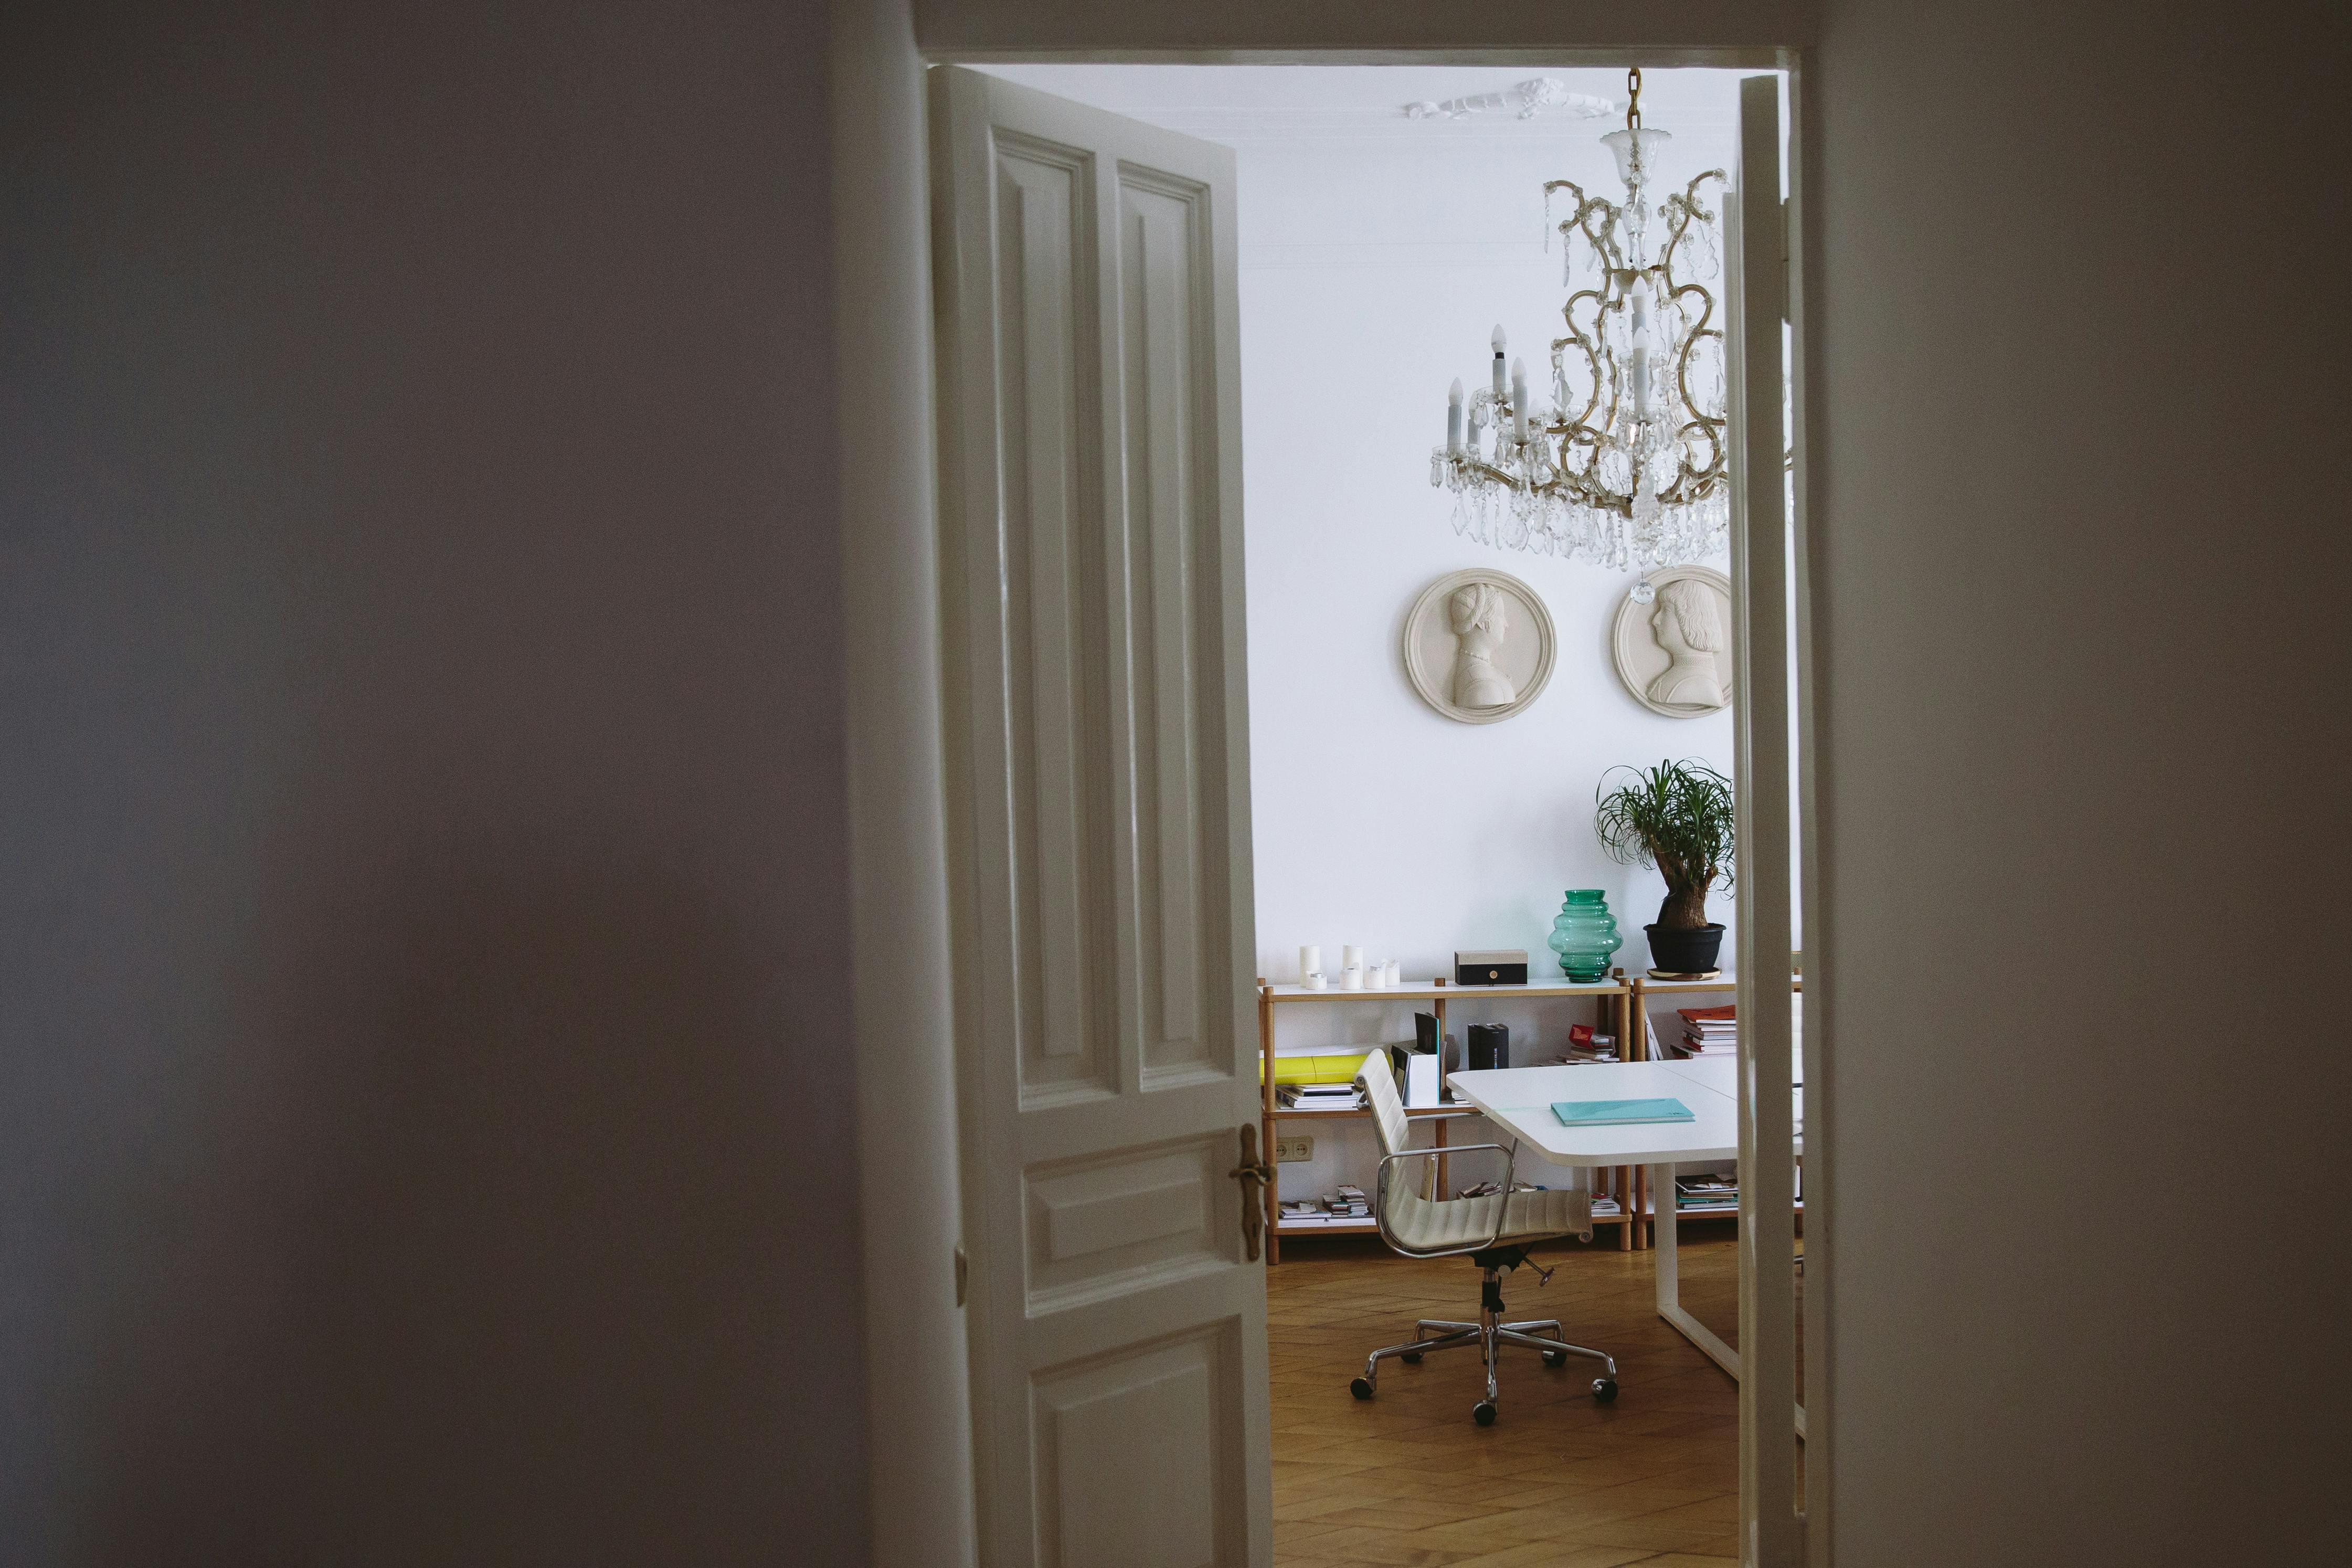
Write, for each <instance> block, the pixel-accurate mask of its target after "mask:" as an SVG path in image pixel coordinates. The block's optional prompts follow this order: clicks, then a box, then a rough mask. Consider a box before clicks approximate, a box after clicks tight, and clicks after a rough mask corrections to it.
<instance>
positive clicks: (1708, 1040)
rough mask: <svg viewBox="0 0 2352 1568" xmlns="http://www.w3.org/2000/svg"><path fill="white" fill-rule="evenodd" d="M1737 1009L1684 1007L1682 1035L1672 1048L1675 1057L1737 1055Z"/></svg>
mask: <svg viewBox="0 0 2352 1568" xmlns="http://www.w3.org/2000/svg"><path fill="white" fill-rule="evenodd" d="M1738 1015H1739V1009H1738V1008H1737V1007H1685V1008H1683V1009H1681V1011H1680V1013H1679V1014H1678V1016H1680V1017H1681V1019H1682V1021H1683V1037H1682V1042H1681V1044H1680V1045H1678V1046H1677V1047H1675V1055H1676V1056H1679V1057H1729V1056H1737V1055H1738V1054H1739V1016H1738Z"/></svg>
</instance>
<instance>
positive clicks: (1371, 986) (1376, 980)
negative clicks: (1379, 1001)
mask: <svg viewBox="0 0 2352 1568" xmlns="http://www.w3.org/2000/svg"><path fill="white" fill-rule="evenodd" d="M1388 988H1389V972H1388V967H1387V966H1386V965H1385V964H1383V963H1381V961H1380V960H1379V959H1377V958H1376V959H1373V960H1372V961H1371V962H1370V963H1367V964H1365V965H1364V989H1365V990H1367V991H1385V990H1387V989H1388Z"/></svg>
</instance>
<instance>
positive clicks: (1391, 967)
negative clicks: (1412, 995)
mask: <svg viewBox="0 0 2352 1568" xmlns="http://www.w3.org/2000/svg"><path fill="white" fill-rule="evenodd" d="M1381 978H1382V979H1384V980H1385V981H1387V982H1388V984H1389V985H1390V986H1391V988H1394V987H1396V986H1399V985H1402V984H1404V965H1402V964H1401V963H1398V962H1397V961H1396V960H1395V959H1393V958H1391V959H1390V960H1389V964H1388V973H1386V974H1384V975H1382V976H1381Z"/></svg>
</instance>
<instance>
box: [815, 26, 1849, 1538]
mask: <svg viewBox="0 0 2352 1568" xmlns="http://www.w3.org/2000/svg"><path fill="white" fill-rule="evenodd" d="M1257 25H1258V26H1263V27H1265V28H1270V29H1272V31H1274V32H1276V33H1280V32H1283V31H1285V30H1289V31H1290V32H1292V33H1294V34H1306V35H1310V36H1311V35H1314V34H1315V33H1316V32H1317V31H1318V29H1319V28H1330V27H1337V26H1346V27H1347V28H1348V29H1349V31H1350V32H1351V33H1352V34H1353V35H1354V36H1353V37H1350V38H1349V39H1347V40H1344V41H1341V42H1336V43H1329V44H1318V43H1317V42H1309V41H1307V40H1306V39H1305V38H1302V37H1295V36H1294V37H1252V38H1250V39H1248V40H1247V41H1245V42H1242V43H1240V44H1239V45H1238V46H1235V45H1234V44H1225V45H1223V46H1220V45H1218V44H1213V43H1208V42H1202V41H1198V40H1194V39H1185V38H1181V37H1180V38H1176V39H1173V40H1171V39H1169V38H1168V37H1167V36H1166V34H1165V33H1164V32H1163V33H1160V34H1159V35H1157V36H1152V37H1140V38H1139V37H1115V36H1107V35H1115V34H1116V33H1117V32H1118V30H1120V29H1134V28H1140V29H1141V30H1142V31H1143V33H1144V34H1146V35H1151V34H1152V32H1153V28H1154V26H1155V23H1154V21H1153V19H1152V18H1151V17H1150V16H1148V15H1139V13H1138V12H1136V11H1133V10H1123V9H1120V8H1111V9H1108V10H1106V11H1104V12H1101V13H1094V12H1093V11H1092V8H1070V9H1064V8H1060V7H1053V8H1047V7H1034V8H1031V7H1025V6H1023V5H1004V6H1003V8H1002V9H1001V10H999V9H997V8H995V7H993V6H992V5H989V4H986V3H984V0H983V3H981V4H970V5H962V6H958V5H954V4H953V0H929V3H924V0H918V5H917V12H916V15H915V16H914V28H915V33H914V40H913V41H914V45H915V47H916V49H917V50H918V51H919V54H920V56H921V58H922V60H923V62H924V63H925V64H927V65H949V64H987V63H992V62H998V63H1010V62H1016V61H1018V62H1030V63H1052V64H1106V65H1108V64H1153V65H1179V64H1192V65H1249V64H1259V65H1318V64H1319V65H1399V66H1407V65H1422V66H1428V65H1452V66H1512V67H1528V68H1538V69H1540V68H1547V67H1549V68H1592V67H1622V66H1626V65H1633V64H1639V65H1643V66H1653V67H1661V68H1664V67H1677V66H1686V67H1706V68H1719V69H1747V70H1778V71H1780V72H1783V73H1785V76H1784V79H1785V83H1786V88H1787V91H1788V95H1789V107H1788V137H1789V140H1788V169H1787V176H1788V185H1787V193H1788V194H1787V201H1788V204H1789V206H1788V212H1789V222H1788V226H1787V232H1786V237H1785V245H1786V247H1787V256H1788V273H1787V287H1786V312H1787V316H1788V320H1789V323H1790V343H1791V347H1790V364H1789V373H1790V381H1791V423H1790V430H1789V435H1790V441H1791V444H1792V446H1793V447H1794V451H1795V460H1794V486H1793V495H1792V498H1791V500H1792V507H1791V516H1790V528H1791V532H1792V534H1793V539H1794V549H1795V560H1794V568H1795V570H1794V581H1793V594H1792V596H1791V602H1790V608H1791V610H1792V612H1793V616H1794V620H1795V638H1796V645H1797V658H1796V666H1797V668H1796V672H1795V680H1794V683H1793V685H1792V686H1791V688H1790V693H1789V696H1790V700H1791V701H1793V702H1795V703H1796V704H1797V711H1798V724H1797V773H1798V782H1797V800H1796V811H1795V815H1796V818H1797V822H1798V824H1799V832H1800V856H1801V877H1800V889H1799V911H1800V917H1801V922H1802V929H1803V931H1804V933H1805V935H1804V942H1805V945H1806V946H1807V947H1808V948H1810V949H1811V951H1812V953H1813V957H1812V959H1811V961H1810V962H1809V964H1808V967H1809V968H1810V970H1811V981H1812V984H1811V985H1810V986H1809V987H1808V989H1809V990H1811V992H1812V993H1813V998H1814V999H1813V1002H1812V1003H1811V1005H1808V1006H1807V1007H1806V1008H1805V1009H1804V1015H1803V1022H1802V1026H1801V1032H1800V1034H1801V1037H1800V1039H1799V1040H1798V1042H1797V1046H1798V1049H1799V1051H1800V1052H1801V1058H1802V1060H1803V1063H1804V1069H1805V1070H1804V1079H1805V1083H1806V1161H1807V1165H1808V1172H1807V1183H1806V1185H1807V1188H1808V1192H1807V1195H1806V1216H1805V1245H1806V1257H1807V1261H1806V1285H1805V1299H1804V1303H1803V1309H1802V1320H1801V1326H1802V1331H1803V1337H1804V1342H1805V1345H1806V1350H1807V1354H1806V1356H1805V1368H1804V1389H1803V1404H1804V1406H1805V1408H1806V1411H1807V1425H1808V1436H1807V1444H1806V1464H1805V1480H1804V1496H1803V1505H1804V1506H1803V1510H1802V1513H1801V1516H1800V1521H1799V1531H1798V1538H1799V1540H1800V1542H1801V1547H1800V1551H1801V1556H1802V1560H1803V1561H1804V1562H1805V1563H1807V1564H1808V1568H1826V1565H1827V1564H1828V1563H1829V1562H1830V1534H1831V1532H1830V1530H1829V1528H1828V1520H1829V1516H1830V1510H1831V1509H1832V1506H1833V1500H1834V1495H1835V1489H1834V1461H1835V1456H1836V1449H1835V1447H1834V1445H1833V1443H1832V1440H1831V1434H1832V1430H1833V1416H1832V1410H1833V1389H1832V1378H1831V1368H1832V1363H1833V1361H1834V1356H1833V1354H1832V1344H1833V1336H1834V1311H1833V1306H1832V1304H1833V1300H1834V1295H1833V1292H1834V1282H1835V1278H1836V1264H1835V1240H1834V1237H1835V1220H1834V1197H1833V1193H1834V1182H1833V1166H1832V1157H1833V1155H1832V1152H1833V1149H1834V1143H1835V1134H1834V1116H1835V1107H1834V1102H1833V1099H1832V1093H1831V1084H1830V1081H1829V1077H1828V1073H1827V1071H1826V1070H1825V1069H1826V1068H1827V1067H1828V1065H1829V1058H1830V1054H1831V1053H1830V1047H1829V1042H1830V1040H1831V1038H1832V1024H1833V1020H1832V1018H1831V1017H1830V1016H1829V1015H1830V1013H1831V1011H1832V1009H1831V1007H1830V1006H1829V1005H1828V1003H1829V996H1828V990H1829V987H1828V985H1827V984H1825V983H1824V981H1825V977H1826V975H1827V974H1828V973H1830V971H1831V969H1832V965H1833V963H1834V960H1833V959H1832V958H1831V957H1830V954H1831V952H1832V951H1833V943H1834V927H1833V911H1832V910H1831V909H1830V907H1829V905H1828V900H1827V899H1826V897H1825V889H1826V886H1827V884H1826V881H1825V867H1826V865H1827V864H1828V863H1829V861H1830V859H1831V853H1830V851H1831V847H1830V846H1828V845H1826V844H1825V843H1824V842H1823V838H1822V826H1821V822H1820V817H1819V814H1818V810H1817V800H1818V791H1817V787H1816V779H1817V759H1818V757H1819V754H1820V742H1821V741H1822V739H1823V738H1824V737H1823V736H1822V733H1821V731H1820V730H1819V728H1818V723H1819V721H1818V714H1819V711H1820V710H1819V705H1818V703H1817V702H1816V701H1815V700H1814V694H1815V693H1816V691H1817V690H1818V689H1819V687H1820V684H1821V680H1822V669H1821V661H1820V658H1819V653H1820V650H1819V648H1818V647H1817V645H1816V642H1815V638H1814V635H1813V618H1812V599H1813V589H1814V584H1815V578H1816V575H1817V573H1818V571H1819V563H1820V552H1819V549H1818V545H1817V542H1816V541H1815V540H1814V538H1813V523H1812V520H1813V519H1814V518H1815V517H1816V516H1818V515H1819V507H1818V504H1817V503H1818V498H1819V497H1820V495H1821V493H1822V485H1823V482H1824V481H1823V474H1824V465H1823V459H1822V454H1821V453H1819V452H1818V451H1817V450H1815V441H1814V439H1812V438H1811V437H1812V433H1813V432H1814V431H1817V430H1818V428H1819V419H1818V413H1819V410H1818V406H1817V405H1816V401H1815V399H1816V397H1817V393H1816V391H1815V388H1817V387H1818V385H1819V384H1820V376H1819V371H1820V364H1821V361H1820V353H1821V349H1820V344H1819V342H1818V341H1817V336H1816V334H1815V332H1814V331H1812V330H1811V326H1810V314H1811V312H1810V311H1809V310H1808V306H1809V303H1810V302H1811V301H1814V300H1818V299H1819V298H1820V292H1819V290H1820V286H1821V285H1820V279H1819V278H1818V277H1817V276H1816V274H1817V270H1818V264H1817V262H1816V260H1815V258H1816V257H1817V256H1818V255H1819V244H1818V236H1819V233H1820V230H1819V228H1818V225H1819V224H1820V222H1821V221H1822V220H1821V215H1820V213H1819V211H1818V205H1819V204H1818V202H1817V201H1813V200H1809V199H1808V197H1809V193H1811V192H1812V191H1815V190H1817V189H1818V188H1819V184H1820V172H1821V153H1820V148H1821V126H1820V121H1819V114H1820V110H1819V107H1818V105H1817V104H1816V103H1815V102H1814V100H1812V97H1811V94H1809V93H1808V92H1807V90H1806V80H1805V70H1806V65H1807V60H1808V46H1809V44H1810V41H1811V40H1810V34H1811V7H1810V6H1809V5H1787V6H1770V5H1764V6H1742V5H1739V4H1738V0H1728V3H1725V4H1717V5H1710V4H1706V3H1705V0H1701V3H1699V4H1696V5H1694V6H1692V7H1690V8H1687V9H1686V10H1685V13H1684V15H1683V20H1682V22H1681V23H1680V24H1679V27H1680V30H1681V32H1682V33H1683V36H1682V37H1677V38H1669V39H1661V40H1659V41H1657V42H1654V43H1647V42H1642V41H1638V40H1636V39H1633V38H1628V37H1608V36H1607V35H1608V34H1610V33H1612V32H1614V31H1616V30H1618V29H1619V28H1622V27H1625V26H1632V25H1633V24H1632V23H1629V22H1628V21H1627V20H1625V19H1624V18H1623V16H1622V14H1621V15H1620V16H1616V17H1609V16H1580V17H1575V18H1561V17H1558V16H1553V17H1547V18H1536V19H1531V20H1530V21H1529V23H1528V30H1529V31H1530V32H1547V33H1558V34H1560V35H1562V37H1560V39H1559V41H1558V42H1554V43H1549V44H1548V43H1545V42H1541V41H1530V42H1527V43H1522V44H1518V45H1516V46H1500V45H1495V44H1491V43H1486V44H1466V45H1459V46H1449V45H1448V44H1446V43H1445V42H1444V39H1443V38H1442V37H1438V38H1432V37H1430V36H1429V35H1430V27H1431V26H1432V24H1430V23H1429V22H1427V21H1426V20H1424V19H1423V15H1421V14H1417V13H1414V12H1408V11H1406V10H1404V9H1402V8H1400V9H1399V10H1397V11H1395V12H1391V11H1390V10H1388V9H1387V8H1372V7H1366V8H1363V9H1361V10H1358V11H1357V12H1356V13H1355V14H1354V16H1353V17H1352V19H1351V20H1349V21H1348V22H1346V23H1341V22H1339V21H1337V20H1335V19H1334V18H1333V17H1332V16H1329V15H1328V14H1322V13H1320V12H1318V13H1314V14H1310V15H1307V16H1293V17H1270V18H1269V17H1261V18H1260V20H1259V22H1258V24H1257ZM1445 25H1446V24H1445V23H1444V20H1443V19H1440V20H1439V21H1438V22H1437V23H1436V24H1435V26H1439V27H1443V26H1445ZM1642 25H1643V26H1648V25H1649V24H1647V23H1643V24H1642ZM1170 26H1171V27H1172V26H1178V25H1172V24H1171V25H1170ZM1580 40H1583V41H1580ZM1710 40H1716V41H1710ZM916 130H917V134H918V136H919V135H920V130H919V126H918V127H917V128H916ZM924 178H925V181H926V183H928V171H926V172H925V174H924ZM1809 241H1810V243H1809ZM923 260H924V271H925V273H926V275H927V281H926V284H925V288H926V289H928V288H929V284H928V272H929V265H928V261H929V258H928V252H927V253H926V255H925V257H924V258H923ZM925 319H926V321H928V319H929V318H928V313H927V314H926V318H925ZM874 330H875V324H873V323H867V324H866V325H865V327H864V331H866V332H867V333H871V332H872V331H874ZM855 335H856V329H851V330H850V331H849V332H848V333H847V334H845V343H844V350H845V353H846V352H847V350H848V349H849V348H850V347H851V346H852V345H851V344H850V342H848V338H849V337H851V336H855ZM871 346H873V347H874V349H875V350H876V352H877V353H879V352H884V350H885V348H886V345H883V344H880V343H875V344H873V345H871ZM921 390H922V393H923V395H924V397H925V400H926V401H927V402H929V403H930V407H929V421H928V427H932V428H935V427H936V421H937V417H938V412H939V410H938V407H937V405H936V401H935V398H936V389H934V388H932V387H930V386H929V385H926V386H924V387H923V388H922V389H921ZM931 521H932V523H933V525H934V528H935V527H936V522H937V518H936V512H935V510H934V513H933V516H932V519H931ZM849 564H850V565H851V566H852V568H853V573H854V570H855V568H856V562H855V561H852V562H851V563H849ZM852 587H853V591H855V588H856V584H855V583H853V584H852ZM906 607H907V608H908V610H909V612H910V613H912V614H914V615H916V616H919V617H922V618H923V619H925V620H927V621H928V623H929V626H931V627H932V628H933V629H934V632H935V629H936V626H937V621H938V616H939V613H940V605H939V604H938V602H937V600H936V598H935V597H934V598H933V600H932V602H930V603H929V604H927V605H907V606H906ZM1736 608H1737V609H1738V610H1739V611H1741V612H1743V613H1744V611H1745V608H1746V606H1745V605H1738V606H1736ZM942 804H944V803H942ZM870 1206H871V1205H870V1204H869V1207H870ZM869 1223H870V1222H869ZM898 1327H899V1329H900V1330H901V1331H913V1332H917V1333H934V1332H936V1333H939V1334H943V1335H949V1336H952V1337H953V1338H955V1339H956V1340H958V1341H961V1339H962V1338H963V1335H964V1324H963V1323H962V1322H961V1321H960V1317H959V1316H958V1315H950V1316H948V1317H946V1318H944V1319H942V1320H938V1321H925V1322H921V1323H909V1322H908V1321H906V1320H905V1315H904V1314H903V1313H901V1314H899V1315H898ZM893 1353H894V1352H893V1347H892V1346H891V1344H889V1343H887V1342H871V1341H870V1342H869V1344H868V1348H867V1356H868V1358H869V1361H870V1362H872V1363H876V1364H877V1365H879V1364H880V1363H884V1362H887V1361H888V1360H889V1359H890V1358H891V1356H892V1355H893ZM957 1403H959V1404H960V1403H961V1402H957ZM874 1465H875V1469H876V1472H877V1473H876V1477H875V1492H876V1495H877V1496H882V1495H888V1494H890V1493H893V1492H895V1493H896V1495H898V1496H899V1497H902V1498H903V1497H910V1496H918V1495H922V1493H923V1491H924V1490H925V1489H929V1488H930V1487H933V1486H936V1485H937V1484H938V1480H939V1479H938V1477H937V1476H936V1475H935V1474H927V1473H923V1472H921V1471H919V1470H917V1469H915V1468H912V1467H911V1466H909V1467H908V1468H907V1469H906V1472H905V1473H903V1474H892V1473H889V1472H892V1471H894V1470H896V1469H897V1468H898V1460H897V1459H896V1458H895V1457H894V1455H893V1454H892V1453H891V1452H890V1451H889V1450H888V1449H887V1447H886V1448H881V1449H877V1452H876V1453H875V1455H874ZM965 1495H966V1496H967V1497H968V1496H969V1491H968V1489H967V1490H966V1492H965ZM1753 1508H1754V1502H1753V1500H1751V1499H1748V1498H1743V1500H1742V1513H1743V1520H1744V1521H1745V1520H1748V1519H1752V1517H1753Z"/></svg>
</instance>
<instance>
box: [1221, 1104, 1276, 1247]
mask: <svg viewBox="0 0 2352 1568" xmlns="http://www.w3.org/2000/svg"><path fill="white" fill-rule="evenodd" d="M1241 1141H1242V1163H1240V1164H1238V1165H1235V1166H1234V1168H1233V1169H1232V1170H1230V1171H1227V1172H1226V1173H1225V1174H1227V1175H1228V1176H1231V1177H1232V1178H1233V1179H1234V1181H1236V1182H1239V1183H1240V1184H1242V1242H1243V1245H1244V1247H1246V1248H1247V1251H1248V1255H1249V1256H1248V1261H1250V1262H1252V1263H1255V1262H1256V1261H1257V1247H1258V1234H1259V1232H1260V1231H1262V1230H1263V1229H1264V1228H1265V1198H1264V1197H1262V1196H1261V1195H1260V1194H1259V1191H1258V1189H1259V1188H1260V1187H1262V1186H1264V1185H1265V1184H1266V1183H1268V1182H1271V1181H1273V1180H1274V1167H1273V1166H1271V1165H1269V1164H1267V1163H1265V1162H1264V1161H1263V1160H1260V1159H1259V1158H1258V1157H1257V1123H1256V1122H1255V1121H1244V1122H1243V1123H1242V1127H1241Z"/></svg>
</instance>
